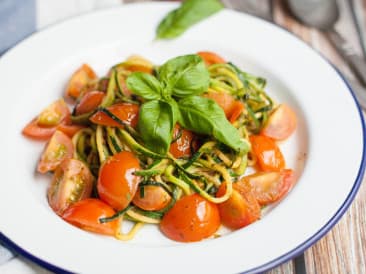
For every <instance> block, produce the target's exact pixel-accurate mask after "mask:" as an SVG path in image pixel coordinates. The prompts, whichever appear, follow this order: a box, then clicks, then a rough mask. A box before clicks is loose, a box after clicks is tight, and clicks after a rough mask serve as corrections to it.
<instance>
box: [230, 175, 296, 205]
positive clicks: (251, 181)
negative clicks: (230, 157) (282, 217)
mask: <svg viewBox="0 0 366 274" xmlns="http://www.w3.org/2000/svg"><path fill="white" fill-rule="evenodd" d="M295 180H296V178H295V175H294V172H293V171H292V170H290V169H284V170H282V171H279V172H274V171H270V172H258V173H255V174H252V175H248V176H245V177H243V178H242V179H241V180H240V181H239V182H238V183H237V184H238V185H240V186H243V185H247V186H249V187H250V189H251V192H252V193H253V195H254V196H255V198H256V199H257V201H258V203H259V204H260V205H262V206H264V205H268V204H270V203H274V202H276V201H278V200H280V199H281V198H282V197H284V196H285V195H286V193H288V191H289V190H290V189H291V187H292V186H293V185H294V183H295Z"/></svg>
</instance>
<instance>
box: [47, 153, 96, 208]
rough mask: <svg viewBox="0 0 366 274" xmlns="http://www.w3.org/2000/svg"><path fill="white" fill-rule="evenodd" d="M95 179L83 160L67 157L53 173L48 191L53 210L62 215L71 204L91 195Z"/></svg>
mask: <svg viewBox="0 0 366 274" xmlns="http://www.w3.org/2000/svg"><path fill="white" fill-rule="evenodd" d="M93 181H94V177H93V175H92V174H91V172H90V170H89V168H88V167H87V166H86V165H85V164H84V163H83V162H82V161H79V160H76V159H66V160H64V161H63V162H62V163H61V164H60V165H59V166H58V167H57V168H56V171H55V173H54V175H53V178H52V182H51V185H50V187H49V189H48V193H47V197H48V203H49V204H50V206H51V208H52V209H53V211H55V212H56V213H57V214H58V215H61V214H62V212H63V211H64V210H65V209H66V208H67V207H69V206H70V205H71V204H73V203H75V202H77V201H80V200H83V199H85V198H88V197H89V196H90V194H91V191H92V188H93Z"/></svg>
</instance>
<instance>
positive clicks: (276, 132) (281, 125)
mask: <svg viewBox="0 0 366 274" xmlns="http://www.w3.org/2000/svg"><path fill="white" fill-rule="evenodd" d="M296 124H297V121H296V114H295V112H294V111H293V110H292V109H291V108H290V107H289V106H287V105H285V104H282V105H280V106H278V107H277V108H276V109H275V111H274V112H273V113H271V115H270V116H269V118H268V121H267V123H266V124H265V126H264V128H263V129H262V130H261V134H262V135H265V136H267V137H271V138H273V139H275V140H284V139H286V138H288V137H289V136H290V135H291V134H292V133H293V132H294V131H295V129H296Z"/></svg>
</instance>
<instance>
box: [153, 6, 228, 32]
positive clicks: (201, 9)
mask: <svg viewBox="0 0 366 274" xmlns="http://www.w3.org/2000/svg"><path fill="white" fill-rule="evenodd" d="M223 8H224V6H223V4H222V3H221V2H220V1H219V0H185V1H184V2H183V3H182V4H181V6H180V7H179V8H178V9H175V10H173V11H171V12H169V13H168V14H167V15H166V16H165V17H164V19H163V20H162V21H161V22H160V23H159V25H158V28H157V30H156V38H158V39H172V38H175V37H177V36H179V35H181V34H182V33H183V32H185V31H186V30H187V29H188V28H189V27H191V26H192V25H194V24H196V23H197V22H199V21H201V20H203V19H205V18H207V17H209V16H210V15H212V14H214V13H216V12H218V11H220V10H221V9H223Z"/></svg>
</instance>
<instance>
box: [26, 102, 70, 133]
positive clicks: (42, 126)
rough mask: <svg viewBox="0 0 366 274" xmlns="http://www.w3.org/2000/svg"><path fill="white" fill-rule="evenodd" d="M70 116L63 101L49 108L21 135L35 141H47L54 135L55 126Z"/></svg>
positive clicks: (30, 123) (28, 125)
mask: <svg viewBox="0 0 366 274" xmlns="http://www.w3.org/2000/svg"><path fill="white" fill-rule="evenodd" d="M69 116H70V110H69V108H68V107H67V105H66V103H65V101H64V100H63V99H59V100H57V101H55V102H53V103H52V104H50V105H49V106H47V107H46V108H45V109H44V110H42V112H41V113H40V114H39V115H38V116H37V117H36V118H35V119H33V120H32V121H31V122H29V123H28V124H27V125H26V126H25V127H24V129H23V131H22V133H23V134H24V135H25V136H27V137H30V138H34V139H37V140H48V139H49V138H50V137H51V136H52V134H53V133H55V131H56V128H57V126H58V125H59V124H60V123H62V122H63V121H65V119H67V117H69Z"/></svg>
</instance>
